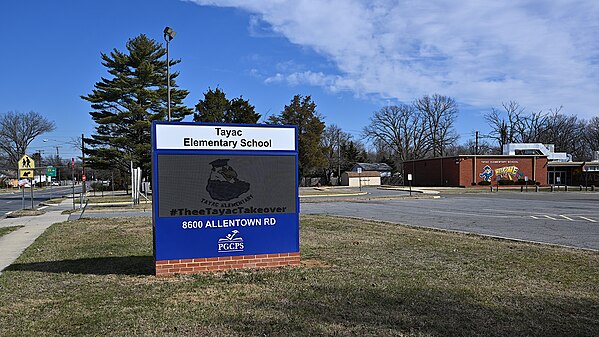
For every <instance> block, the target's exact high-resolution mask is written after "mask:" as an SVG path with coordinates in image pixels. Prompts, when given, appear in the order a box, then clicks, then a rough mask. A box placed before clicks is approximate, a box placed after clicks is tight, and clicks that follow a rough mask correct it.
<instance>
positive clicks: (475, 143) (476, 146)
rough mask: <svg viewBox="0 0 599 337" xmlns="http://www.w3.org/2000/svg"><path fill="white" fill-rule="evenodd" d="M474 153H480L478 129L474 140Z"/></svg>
mask: <svg viewBox="0 0 599 337" xmlns="http://www.w3.org/2000/svg"><path fill="white" fill-rule="evenodd" d="M474 154H475V155H478V131H476V140H475V141H474Z"/></svg>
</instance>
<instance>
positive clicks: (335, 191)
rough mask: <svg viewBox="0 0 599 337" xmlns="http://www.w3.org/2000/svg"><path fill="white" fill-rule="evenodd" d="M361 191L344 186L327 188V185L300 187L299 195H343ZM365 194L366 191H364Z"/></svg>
mask: <svg viewBox="0 0 599 337" xmlns="http://www.w3.org/2000/svg"><path fill="white" fill-rule="evenodd" d="M358 193H361V192H359V191H357V190H352V189H344V188H327V187H313V188H300V190H299V195H300V196H302V197H304V196H328V195H343V194H349V195H353V194H358ZM364 194H365V193H364Z"/></svg>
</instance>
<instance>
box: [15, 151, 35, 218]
mask: <svg viewBox="0 0 599 337" xmlns="http://www.w3.org/2000/svg"><path fill="white" fill-rule="evenodd" d="M34 172H35V161H34V160H33V158H31V157H29V156H28V155H26V154H24V155H23V157H21V159H19V178H27V179H29V178H31V184H30V187H29V188H30V189H31V209H33V207H34V206H33V186H34V185H35V181H34V180H33V178H34V176H33V175H34ZM23 200H25V190H23ZM23 208H25V202H23Z"/></svg>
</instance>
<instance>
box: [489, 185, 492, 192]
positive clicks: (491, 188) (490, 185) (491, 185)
mask: <svg viewBox="0 0 599 337" xmlns="http://www.w3.org/2000/svg"><path fill="white" fill-rule="evenodd" d="M489 187H490V188H491V193H493V185H489Z"/></svg>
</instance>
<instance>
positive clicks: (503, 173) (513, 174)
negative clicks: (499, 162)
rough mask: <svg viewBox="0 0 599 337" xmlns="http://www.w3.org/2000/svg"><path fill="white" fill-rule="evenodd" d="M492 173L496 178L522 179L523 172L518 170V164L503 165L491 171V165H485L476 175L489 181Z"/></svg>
mask: <svg viewBox="0 0 599 337" xmlns="http://www.w3.org/2000/svg"><path fill="white" fill-rule="evenodd" d="M493 175H495V179H496V180H511V181H514V180H515V181H517V180H518V179H524V174H523V173H522V172H520V170H519V169H518V166H504V167H500V168H496V169H495V171H493V169H492V168H491V166H489V165H485V167H483V171H482V173H480V174H479V175H478V176H479V177H481V178H482V179H483V181H488V182H491V181H492V180H493Z"/></svg>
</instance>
